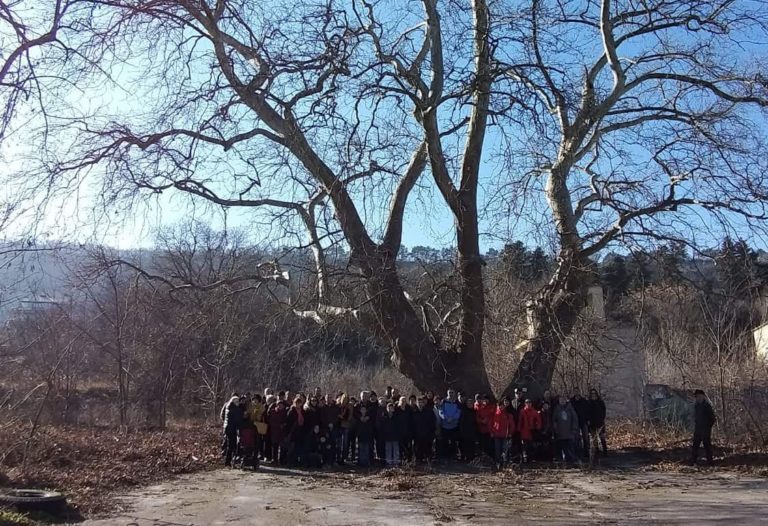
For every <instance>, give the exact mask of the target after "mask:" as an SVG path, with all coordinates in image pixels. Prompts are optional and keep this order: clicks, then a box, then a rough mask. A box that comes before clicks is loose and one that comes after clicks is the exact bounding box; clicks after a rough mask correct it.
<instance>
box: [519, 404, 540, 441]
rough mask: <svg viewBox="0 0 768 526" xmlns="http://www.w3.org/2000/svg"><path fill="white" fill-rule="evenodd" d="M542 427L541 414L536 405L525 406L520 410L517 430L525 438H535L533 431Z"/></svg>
mask: <svg viewBox="0 0 768 526" xmlns="http://www.w3.org/2000/svg"><path fill="white" fill-rule="evenodd" d="M539 429H541V415H540V414H539V412H538V411H536V409H535V408H534V407H532V406H531V407H528V406H525V407H524V408H523V410H522V411H520V417H519V419H518V425H517V430H518V431H519V432H520V438H521V439H523V440H533V432H534V431H537V430H539Z"/></svg>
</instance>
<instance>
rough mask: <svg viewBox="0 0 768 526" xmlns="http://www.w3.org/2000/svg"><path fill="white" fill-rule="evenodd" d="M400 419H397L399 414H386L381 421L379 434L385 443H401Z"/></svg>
mask: <svg viewBox="0 0 768 526" xmlns="http://www.w3.org/2000/svg"><path fill="white" fill-rule="evenodd" d="M399 423H400V419H399V418H398V417H397V412H394V413H392V415H390V414H389V413H386V412H385V413H384V415H383V416H382V417H381V419H380V420H379V426H380V427H379V434H380V436H381V438H382V440H384V441H385V442H400V440H401V439H402V434H401V430H400V428H399V427H398V424H399Z"/></svg>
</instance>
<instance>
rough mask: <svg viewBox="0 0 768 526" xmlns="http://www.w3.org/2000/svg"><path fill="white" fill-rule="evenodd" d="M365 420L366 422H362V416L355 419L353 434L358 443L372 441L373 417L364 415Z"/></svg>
mask: <svg viewBox="0 0 768 526" xmlns="http://www.w3.org/2000/svg"><path fill="white" fill-rule="evenodd" d="M365 418H366V421H365V422H364V421H363V419H362V416H358V417H357V420H356V421H355V432H356V433H357V439H358V440H359V441H361V442H371V441H372V440H373V417H372V416H371V415H369V414H367V413H366V415H365Z"/></svg>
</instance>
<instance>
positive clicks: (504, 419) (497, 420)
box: [491, 407, 515, 438]
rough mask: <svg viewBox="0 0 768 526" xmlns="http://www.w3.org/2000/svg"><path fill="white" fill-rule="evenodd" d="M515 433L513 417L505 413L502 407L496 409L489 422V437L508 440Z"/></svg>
mask: <svg viewBox="0 0 768 526" xmlns="http://www.w3.org/2000/svg"><path fill="white" fill-rule="evenodd" d="M514 432H515V415H513V414H512V413H507V410H506V409H505V408H503V407H499V408H497V409H496V412H495V413H494V414H493V420H492V421H491V436H492V437H493V438H509V437H511V436H512V434H513V433H514Z"/></svg>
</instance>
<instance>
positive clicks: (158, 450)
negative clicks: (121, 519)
mask: <svg viewBox="0 0 768 526" xmlns="http://www.w3.org/2000/svg"><path fill="white" fill-rule="evenodd" d="M25 438H26V433H25V430H24V429H20V428H18V429H3V430H2V434H0V454H2V453H7V454H6V455H5V459H4V462H3V468H4V469H6V470H7V472H6V476H7V477H8V480H7V481H6V484H8V485H11V486H15V487H20V486H26V487H36V488H47V489H54V490H58V491H61V492H64V493H65V494H66V495H67V497H68V500H69V502H70V503H71V504H73V505H74V506H75V507H76V508H78V509H79V511H81V512H82V513H83V514H86V515H93V514H102V513H105V512H108V511H111V510H113V509H114V506H115V504H114V503H113V502H112V501H111V500H110V498H109V497H110V496H111V495H112V494H114V493H115V492H117V491H118V490H122V489H125V488H128V487H133V486H137V485H146V484H150V483H153V482H157V481H160V480H164V479H167V478H169V477H170V476H173V475H179V474H182V473H190V472H195V471H202V470H206V469H211V468H213V467H215V466H216V465H218V464H219V456H218V452H219V443H220V435H219V429H218V428H210V427H206V426H200V427H191V428H182V429H174V430H169V431H131V432H129V433H127V434H121V433H119V432H116V431H115V430H114V429H107V428H84V427H45V428H42V429H40V430H39V431H38V432H37V434H36V435H35V438H34V440H33V441H32V442H31V443H30V445H29V448H28V456H27V459H26V464H23V450H24V448H23V447H16V446H18V445H19V444H23V442H24V441H25Z"/></svg>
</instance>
